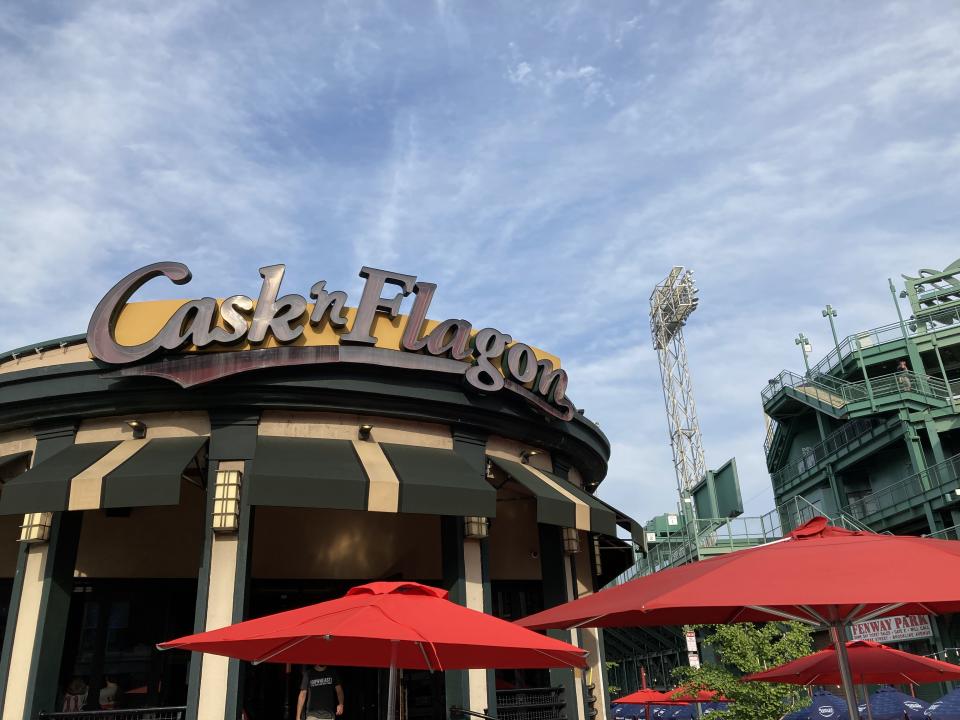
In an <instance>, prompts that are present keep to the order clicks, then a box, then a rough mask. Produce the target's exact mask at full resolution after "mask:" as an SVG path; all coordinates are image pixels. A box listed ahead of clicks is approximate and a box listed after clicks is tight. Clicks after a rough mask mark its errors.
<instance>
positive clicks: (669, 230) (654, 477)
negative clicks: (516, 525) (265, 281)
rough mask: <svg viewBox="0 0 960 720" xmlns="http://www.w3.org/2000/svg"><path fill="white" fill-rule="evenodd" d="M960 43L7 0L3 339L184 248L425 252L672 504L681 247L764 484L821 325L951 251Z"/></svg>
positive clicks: (202, 276) (241, 262) (444, 297)
mask: <svg viewBox="0 0 960 720" xmlns="http://www.w3.org/2000/svg"><path fill="white" fill-rule="evenodd" d="M958 68H960V8H958V6H957V5H956V4H955V3H952V2H948V1H947V0H943V1H941V2H937V1H930V2H924V1H922V0H918V1H917V2H910V3H898V2H887V3H875V2H862V3H861V2H852V3H845V4H843V5H842V6H838V5H836V4H833V3H827V2H822V3H821V2H812V3H804V4H785V3H776V4H774V3H760V2H756V3H752V2H745V1H744V2H717V3H709V4H705V3H700V2H670V3H656V2H647V3H634V2H626V1H624V2H615V3H608V4H604V5H602V6H601V5H598V4H596V3H583V2H566V3H560V4H558V3H537V2H520V3H516V2H512V3H501V4H500V5H499V6H489V5H483V4H477V3H463V2H454V1H451V0H444V1H443V2H436V3H434V4H433V5H418V6H405V8H404V10H403V12H401V11H400V10H399V9H398V8H397V7H394V6H391V5H389V4H387V3H379V2H348V1H347V0H342V1H340V2H331V3H324V4H322V5H316V4H309V3H296V2H280V3H271V4H262V3H245V4H244V3H241V4H236V3H229V4H228V3H222V2H216V1H215V0H205V1H202V2H196V1H194V2H168V3H164V4H162V5H157V4H155V3H136V2H135V3H120V2H111V1H107V0H103V1H101V2H92V3H85V4H82V5H67V6H62V5H61V6H58V5H55V4H44V3H27V2H22V3H16V2H15V3H7V4H5V5H3V6H2V7H0V81H2V83H3V87H4V92H5V100H6V102H5V112H4V113H2V114H0V133H2V134H3V137H4V139H5V142H4V143H3V147H2V148H0V267H3V268H4V270H3V280H4V283H5V286H6V289H7V296H8V297H9V298H12V299H13V300H12V302H13V308H12V309H13V312H8V313H7V315H6V317H5V321H4V331H5V337H6V338H7V345H9V346H10V347H13V346H15V345H19V344H25V343H27V342H29V341H32V340H37V339H39V336H47V337H53V336H57V335H63V334H70V333H73V332H78V331H82V330H83V328H84V327H85V323H86V319H87V316H88V314H89V311H90V309H91V308H92V306H93V304H94V303H95V302H96V301H97V300H98V299H99V296H100V295H101V294H102V292H103V291H104V290H105V289H106V288H107V287H108V286H109V285H110V284H111V283H112V282H113V281H115V279H117V278H118V277H120V276H121V275H122V274H123V273H125V272H126V271H128V270H130V269H131V268H133V267H136V266H138V265H140V264H142V263H146V262H149V261H154V260H157V259H159V258H163V257H170V258H176V259H182V260H184V261H186V262H188V263H190V264H191V266H192V267H193V269H194V273H195V276H196V280H195V283H197V289H198V291H199V289H200V286H201V285H202V287H203V291H204V292H207V293H211V294H226V293H230V292H236V291H242V290H247V291H250V292H253V291H255V288H256V284H257V282H256V281H257V275H256V268H257V267H259V266H260V265H262V264H267V263H271V262H286V263H287V264H288V267H289V270H288V275H287V278H286V279H285V281H284V282H285V284H287V283H289V285H290V287H291V288H301V289H303V288H306V287H309V284H310V283H311V282H312V281H313V280H316V279H319V278H326V279H328V280H329V281H330V282H331V285H336V286H342V287H344V288H345V289H348V290H354V291H355V290H356V289H357V288H358V287H359V282H358V279H357V278H356V271H357V269H358V267H359V265H360V264H370V265H386V266H389V267H391V268H394V269H397V270H400V271H404V272H411V273H416V274H418V275H420V276H421V277H424V278H428V279H431V280H434V281H437V282H439V283H441V289H440V291H439V293H438V295H437V299H436V302H435V309H436V312H437V314H441V315H449V316H457V317H460V316H466V317H470V318H471V319H473V320H474V321H475V322H476V323H478V324H479V323H483V324H490V325H495V326H498V327H501V328H503V329H504V330H507V331H509V332H511V333H513V334H514V335H515V336H517V337H523V338H525V339H527V340H529V341H530V342H532V343H535V344H538V345H541V346H543V347H545V348H547V349H549V350H551V351H553V352H556V353H557V354H559V355H560V356H561V357H562V358H563V359H564V361H565V363H566V365H567V366H568V367H569V369H570V371H571V375H572V378H571V379H572V385H571V394H572V396H573V397H574V399H575V400H576V401H577V403H578V404H580V405H582V406H583V407H585V408H586V409H587V412H588V414H589V415H590V416H591V417H593V418H595V419H597V420H599V421H600V423H601V426H602V428H603V429H604V430H605V432H607V433H608V434H609V436H610V438H611V441H612V444H613V448H614V455H613V459H612V462H611V466H610V475H609V478H608V480H607V482H606V483H605V484H604V486H603V491H602V492H603V494H604V495H605V496H606V497H608V498H610V499H611V500H613V501H615V502H619V503H621V504H623V505H624V507H625V509H626V510H628V511H630V512H632V513H634V514H636V515H637V516H639V517H641V518H645V517H646V516H648V515H651V514H654V513H656V512H660V511H663V510H665V509H667V508H668V507H670V506H671V505H672V503H673V496H674V487H675V480H674V478H673V470H672V465H671V462H670V451H669V446H668V444H667V433H666V421H665V418H664V414H663V409H662V398H661V397H660V388H659V375H658V371H657V365H656V359H655V356H654V354H653V351H652V349H651V348H650V343H649V333H648V329H647V325H646V323H647V320H646V308H647V302H648V297H649V293H650V289H651V287H652V285H653V283H654V282H656V281H657V280H659V279H660V278H661V277H663V275H665V274H666V272H667V271H668V270H669V268H670V266H671V265H674V264H681V263H682V264H687V265H689V266H691V267H694V268H695V269H696V271H697V276H698V280H699V283H700V285H701V288H702V290H701V295H702V298H703V302H702V305H701V307H700V309H699V310H698V311H697V313H696V314H695V315H694V317H693V318H692V319H691V321H690V324H689V326H688V328H687V341H688V346H689V352H690V363H691V367H692V370H693V372H694V390H695V393H696V397H697V401H698V407H699V409H700V413H701V425H702V428H703V433H704V440H705V445H706V450H707V455H708V462H709V464H711V465H718V464H719V463H720V462H722V461H724V460H726V459H727V457H729V456H730V455H733V454H736V455H737V456H738V461H739V464H740V468H741V474H742V475H743V481H744V496H745V497H747V498H755V500H754V502H753V505H752V506H751V509H752V510H755V511H757V510H765V509H769V508H768V507H766V506H765V504H766V505H768V504H769V502H770V496H769V480H768V478H767V477H766V474H765V472H764V469H763V459H762V456H761V450H760V446H761V443H762V433H763V421H762V416H761V413H760V408H759V399H758V393H759V389H760V387H762V385H763V383H764V382H765V381H766V379H767V378H768V377H771V376H772V375H773V374H775V373H776V372H777V371H778V370H779V369H780V368H781V367H782V366H793V367H796V366H797V365H799V364H800V363H799V360H800V358H799V355H798V354H797V352H796V347H795V346H794V344H793V342H792V338H793V337H794V336H795V334H796V332H797V331H800V330H802V331H803V332H805V333H806V334H807V335H808V336H810V337H812V338H813V340H814V344H815V347H816V350H817V352H819V351H821V350H824V351H825V350H827V349H828V347H829V345H830V343H831V342H832V341H830V339H829V329H828V328H827V327H826V326H825V325H824V323H823V321H822V318H821V317H820V315H819V308H820V307H822V305H823V304H825V303H827V302H830V303H832V304H833V305H834V306H835V307H837V308H838V309H839V310H840V313H841V314H840V318H839V320H840V323H841V329H842V331H844V332H847V331H853V330H856V329H860V328H863V327H869V326H871V325H874V324H880V323H885V322H889V321H890V320H891V319H892V318H893V317H894V314H893V308H892V307H891V306H890V302H891V300H890V298H889V295H888V293H887V290H886V278H887V277H888V276H893V277H896V276H897V275H898V274H899V273H901V272H913V271H914V270H915V269H916V268H917V267H920V266H925V267H926V266H938V265H945V264H947V263H948V262H950V261H952V260H953V259H955V257H954V256H955V254H956V252H957V251H956V227H957V224H958V223H957V221H958V219H960V218H958V215H960V211H958V208H960V205H958V203H957V201H956V198H957V197H958V191H960V170H958V168H960V163H958V162H957V161H958V156H960V134H958V130H957V127H956V123H955V121H954V119H955V118H956V117H958V116H960V70H958ZM162 292H165V293H170V292H178V293H182V290H173V289H165V290H163V291H162ZM37 304H42V305H43V306H46V307H50V308H57V309H58V314H57V317H56V318H54V319H51V320H49V324H48V325H47V326H45V327H43V328H38V327H36V325H35V323H34V321H33V320H32V319H30V320H28V319H23V318H24V316H23V315H22V314H18V312H17V311H22V310H24V309H26V308H28V307H33V306H36V305H37Z"/></svg>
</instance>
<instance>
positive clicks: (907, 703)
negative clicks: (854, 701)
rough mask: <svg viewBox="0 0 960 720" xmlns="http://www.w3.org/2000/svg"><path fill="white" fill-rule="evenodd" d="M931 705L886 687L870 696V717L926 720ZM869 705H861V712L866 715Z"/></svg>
mask: <svg viewBox="0 0 960 720" xmlns="http://www.w3.org/2000/svg"><path fill="white" fill-rule="evenodd" d="M928 707H930V704H929V703H927V702H924V701H923V700H920V699H919V698H915V697H913V696H912V695H907V694H906V693H902V692H900V691H899V690H897V689H895V688H892V687H889V686H885V687H881V688H878V689H877V690H876V691H875V692H874V693H872V694H871V695H870V717H871V718H872V720H903V716H904V715H906V716H907V718H908V720H926V713H925V712H924V711H925V710H926V709H927V708H928ZM866 710H867V704H866V703H863V704H862V705H860V712H861V713H866Z"/></svg>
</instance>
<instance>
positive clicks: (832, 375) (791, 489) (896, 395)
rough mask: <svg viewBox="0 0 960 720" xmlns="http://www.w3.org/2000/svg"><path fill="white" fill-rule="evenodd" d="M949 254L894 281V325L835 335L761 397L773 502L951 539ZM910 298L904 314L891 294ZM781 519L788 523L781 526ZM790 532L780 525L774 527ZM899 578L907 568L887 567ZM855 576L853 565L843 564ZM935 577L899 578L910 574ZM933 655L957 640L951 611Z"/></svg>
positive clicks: (958, 283)
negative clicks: (943, 263)
mask: <svg viewBox="0 0 960 720" xmlns="http://www.w3.org/2000/svg"><path fill="white" fill-rule="evenodd" d="M958 278H960V261H958V262H956V263H953V264H952V265H951V266H949V267H948V268H947V269H946V270H944V271H935V270H921V271H920V272H919V273H918V275H917V276H916V277H908V276H904V285H903V289H902V290H901V291H899V292H898V289H897V287H896V286H895V285H894V283H893V281H890V282H889V286H890V292H891V295H892V297H893V301H894V303H895V305H896V317H897V321H896V322H893V323H891V324H889V325H885V326H883V327H879V328H873V329H869V330H863V331H861V332H857V333H854V334H852V335H849V336H847V337H843V338H841V337H838V335H837V333H836V327H835V325H834V318H835V317H836V316H837V312H836V310H834V309H833V308H832V307H831V306H829V305H828V306H826V308H825V309H824V310H823V312H822V315H823V317H824V318H826V319H827V320H828V321H829V323H830V328H831V333H832V336H833V345H834V347H833V350H832V351H831V352H829V353H828V354H827V355H826V356H825V357H823V358H822V359H821V360H819V362H816V363H810V362H808V359H807V352H808V349H809V346H805V348H804V364H805V366H806V368H805V371H804V372H803V373H802V374H801V373H798V372H792V371H790V370H784V371H783V372H781V373H780V374H779V375H777V376H776V377H774V378H772V379H771V380H769V381H768V383H767V385H766V386H765V387H764V388H763V391H762V393H761V397H762V403H763V409H764V412H765V413H766V414H767V416H768V417H769V418H770V420H771V422H770V423H769V426H768V430H767V436H766V440H765V442H764V452H765V455H766V463H767V469H768V471H769V472H770V477H771V480H772V483H773V491H774V496H775V499H776V502H777V504H778V505H784V504H789V503H797V502H800V501H803V502H804V503H805V504H809V505H810V506H812V507H815V508H817V509H818V510H819V511H820V512H821V513H822V514H825V515H829V516H835V517H843V518H845V519H847V520H848V521H850V522H853V523H857V524H862V525H865V526H868V527H870V528H871V529H873V530H875V531H877V532H893V533H898V534H911V535H936V536H938V537H948V538H952V539H957V537H958V534H957V529H958V526H960V408H958V402H960V397H958V395H957V394H958V393H960V279H958ZM902 300H906V301H908V302H909V307H910V310H909V313H904V312H903V309H902V307H901V301H902ZM785 524H789V523H785ZM784 529H789V528H784ZM898 570H901V571H903V572H904V573H905V575H904V578H905V581H906V577H907V576H908V575H909V568H902V569H897V568H891V573H892V575H893V574H895V573H896V572H897V571H898ZM852 575H853V576H854V578H855V569H852ZM918 580H919V581H928V582H930V581H932V582H935V578H910V579H909V581H911V582H916V581H918ZM938 628H939V633H938V635H939V637H937V638H935V640H936V645H937V650H938V651H943V650H944V648H945V647H950V646H956V645H960V642H957V639H958V638H960V631H958V629H957V627H956V626H955V624H954V623H953V622H952V621H951V619H950V618H946V619H941V620H940V621H939V622H938Z"/></svg>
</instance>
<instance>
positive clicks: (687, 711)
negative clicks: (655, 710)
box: [662, 705, 697, 720]
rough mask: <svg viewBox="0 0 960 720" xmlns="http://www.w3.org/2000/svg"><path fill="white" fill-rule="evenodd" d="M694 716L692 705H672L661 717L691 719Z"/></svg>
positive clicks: (667, 719) (665, 718) (678, 719)
mask: <svg viewBox="0 0 960 720" xmlns="http://www.w3.org/2000/svg"><path fill="white" fill-rule="evenodd" d="M696 716H697V713H696V710H694V707H693V705H674V706H672V707H670V709H669V710H667V712H666V713H665V714H664V715H663V716H662V717H663V718H664V720H693V718H695V717H696Z"/></svg>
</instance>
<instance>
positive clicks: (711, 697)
mask: <svg viewBox="0 0 960 720" xmlns="http://www.w3.org/2000/svg"><path fill="white" fill-rule="evenodd" d="M667 697H669V698H670V699H671V700H676V701H679V702H685V703H705V702H711V701H717V702H725V703H728V702H732V701H731V700H728V699H727V698H725V697H720V695H719V693H717V691H716V690H694V691H691V690H690V689H689V688H685V687H678V688H676V689H675V690H668V691H667Z"/></svg>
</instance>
